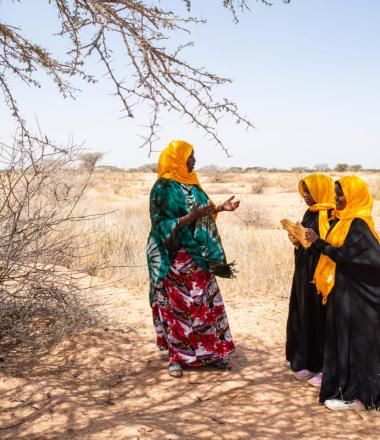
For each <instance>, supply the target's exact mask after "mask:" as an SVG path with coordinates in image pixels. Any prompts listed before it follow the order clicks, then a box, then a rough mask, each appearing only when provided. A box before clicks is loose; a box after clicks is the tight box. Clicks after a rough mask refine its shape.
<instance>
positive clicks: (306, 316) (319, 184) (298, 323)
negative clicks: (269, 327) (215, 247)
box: [282, 174, 335, 386]
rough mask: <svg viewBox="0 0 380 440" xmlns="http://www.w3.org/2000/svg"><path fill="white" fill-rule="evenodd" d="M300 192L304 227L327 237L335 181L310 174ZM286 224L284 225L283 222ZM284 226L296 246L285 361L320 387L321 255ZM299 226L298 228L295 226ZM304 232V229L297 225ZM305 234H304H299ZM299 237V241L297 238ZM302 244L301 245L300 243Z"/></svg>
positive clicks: (323, 324) (289, 228)
mask: <svg viewBox="0 0 380 440" xmlns="http://www.w3.org/2000/svg"><path fill="white" fill-rule="evenodd" d="M298 190H299V193H300V194H301V196H302V197H303V198H304V200H305V203H306V204H307V205H308V209H307V211H306V212H305V214H304V217H303V219H302V223H301V224H302V226H303V227H304V228H311V229H314V230H316V231H318V234H319V235H320V236H321V237H326V234H327V231H328V230H329V228H330V224H329V220H330V218H331V213H332V210H333V209H334V208H335V203H334V181H333V180H332V179H331V177H329V176H327V175H325V174H310V175H309V176H307V177H305V178H304V179H302V180H301V181H300V182H299V185H298ZM284 222H285V223H284ZM284 222H282V223H283V226H284V228H285V229H287V230H288V231H289V238H290V239H291V241H292V243H293V244H294V245H295V252H294V253H295V270H294V277H293V284H292V289H291V294H290V302H289V315H288V322H287V340H286V359H287V360H288V361H289V362H290V367H291V369H292V370H293V371H294V372H295V373H294V376H295V378H296V379H299V380H309V383H310V385H314V386H320V383H321V374H320V371H321V370H322V364H323V349H324V326H325V310H324V306H323V305H322V300H321V297H320V295H318V294H317V291H316V289H315V286H314V284H312V280H313V276H314V271H315V268H316V266H317V263H318V259H319V256H320V252H319V251H317V250H316V249H315V248H310V247H308V246H310V243H306V242H305V240H304V239H303V238H304V237H302V236H300V235H298V234H297V229H296V228H295V229H292V228H291V227H287V224H286V222H287V223H291V222H288V221H284ZM293 226H296V225H293ZM298 226H299V229H300V230H303V231H304V228H302V226H300V225H298ZM300 234H302V232H301V233H300ZM295 235H298V238H297V237H296V236H295ZM301 243H302V244H301Z"/></svg>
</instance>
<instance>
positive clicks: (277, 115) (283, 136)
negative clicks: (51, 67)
mask: <svg viewBox="0 0 380 440" xmlns="http://www.w3.org/2000/svg"><path fill="white" fill-rule="evenodd" d="M174 1H175V0H171V1H168V0H166V1H165V2H164V3H166V4H173V3H174ZM47 3H48V2H47V1H46V0H35V1H33V2H31V1H24V3H23V4H22V5H19V4H17V3H14V4H12V2H11V1H10V0H2V2H0V17H1V20H2V21H4V22H10V23H12V24H15V25H18V26H20V27H21V28H22V29H24V30H25V32H26V33H27V35H28V36H29V37H31V38H33V39H35V40H37V41H38V42H39V43H41V44H42V45H48V44H52V47H53V48H54V50H63V49H64V42H62V41H59V40H58V39H57V38H53V37H50V36H49V35H50V34H51V33H52V32H54V31H55V30H56V21H55V15H54V10H53V9H51V8H50V9H49V7H48V6H47ZM178 4H180V2H179V1H178ZM220 4H221V0H207V1H205V0H194V1H193V5H194V9H193V11H192V15H198V16H203V17H204V18H207V20H208V24H207V25H205V26H198V27H195V28H194V29H193V30H192V35H191V37H190V39H191V40H193V41H195V43H196V45H195V47H194V48H192V49H190V50H188V51H187V52H186V56H187V59H188V60H189V61H190V62H192V63H194V64H197V65H202V66H205V67H207V68H208V70H210V71H213V72H217V73H219V74H221V75H225V76H228V77H231V78H233V79H234V82H233V84H232V85H228V86H224V87H223V88H222V90H220V91H218V92H217V93H218V95H219V94H221V95H226V96H228V97H231V98H232V99H234V100H235V101H236V102H237V103H238V104H239V106H240V109H241V111H242V113H244V114H246V115H247V116H248V117H249V118H250V120H251V121H252V122H253V123H254V124H255V126H256V127H257V129H256V130H249V131H248V132H247V131H245V130H244V129H243V128H242V127H241V126H237V125H236V124H234V122H233V121H230V120H228V118H225V119H224V120H223V121H222V123H221V126H220V133H221V136H222V137H223V139H224V141H225V144H226V145H227V146H228V148H229V150H230V152H231V154H232V155H233V157H231V158H228V159H227V158H226V156H225V154H224V153H223V152H222V151H221V150H220V149H219V148H218V147H214V145H213V144H212V143H210V142H208V141H207V140H206V139H205V138H204V137H203V134H202V133H201V132H200V131H198V130H196V129H195V128H194V127H192V126H189V125H188V124H187V123H186V121H184V120H183V119H181V118H179V117H175V116H173V115H171V116H170V118H169V117H164V118H163V120H162V125H163V129H162V131H161V139H160V141H158V142H157V145H156V148H157V150H160V149H162V148H163V147H164V146H165V145H166V143H167V142H168V141H169V140H170V139H173V138H183V139H187V140H188V141H190V142H191V143H193V144H194V145H195V148H196V153H197V157H198V165H200V166H202V165H206V164H210V163H214V164H217V165H220V166H235V165H237V166H239V165H240V166H254V165H258V166H266V167H292V166H299V165H306V166H312V165H314V164H317V163H329V164H331V165H334V164H336V163H338V162H347V163H355V164H356V163H360V164H362V165H363V166H366V167H378V168H380V154H379V153H378V149H379V143H380V128H379V120H380V84H379V79H380V58H379V57H380V50H379V49H380V47H379V46H380V27H379V25H378V22H379V18H380V2H378V1H376V0H372V1H370V0H361V1H358V0H357V1H354V0H329V1H328V0H318V1H315V0H293V1H292V3H291V4H290V5H284V4H282V3H281V2H280V1H275V4H274V6H272V7H265V6H263V5H260V4H258V3H256V2H255V1H251V4H252V12H251V13H246V14H244V15H243V16H241V17H240V18H241V19H240V23H239V24H237V25H236V24H234V23H233V21H232V19H231V16H230V14H229V13H228V12H227V11H225V10H224V9H223V8H222V7H221V6H220ZM183 12H184V13H185V11H184V10H183ZM183 37H185V36H176V37H175V38H176V39H177V38H178V39H180V38H183ZM115 63H116V65H117V66H118V68H119V69H120V71H124V70H125V73H126V74H127V68H126V67H124V66H125V65H126V64H127V61H126V60H123V59H122V58H118V59H117V60H116V61H115ZM93 67H94V68H95V70H96V71H98V72H101V71H100V70H99V66H98V65H97V64H95V63H94V64H93ZM14 86H15V89H16V91H17V95H18V99H19V104H20V108H21V109H22V110H23V113H24V115H25V116H26V117H27V118H28V119H29V120H31V121H33V120H34V119H35V117H37V118H38V120H39V123H40V125H41V126H42V128H43V129H44V130H45V131H46V132H47V133H48V134H49V135H50V136H51V137H53V138H55V139H57V140H59V141H61V142H65V141H66V140H67V139H68V138H69V136H71V135H73V136H74V138H75V140H76V141H77V142H82V141H84V142H85V146H86V147H87V148H89V149H93V150H95V151H104V152H106V153H107V154H106V156H105V160H104V163H107V164H113V165H118V166H122V167H134V166H138V165H141V164H143V163H147V162H154V161H155V160H156V159H157V157H156V156H155V155H153V156H152V157H150V158H149V157H148V155H147V151H146V150H140V149H138V145H139V143H140V139H139V137H138V134H139V133H141V131H142V128H141V126H140V125H141V124H143V123H144V118H143V116H144V115H145V112H146V109H144V108H141V109H140V110H139V111H138V112H137V116H136V118H135V119H134V120H128V119H120V113H119V110H120V105H119V102H118V101H117V100H116V98H114V97H112V96H110V94H111V93H112V87H111V84H110V83H109V82H107V81H106V80H105V79H104V78H103V77H100V82H99V83H98V84H97V85H95V86H93V87H87V86H85V85H82V93H80V94H79V95H78V96H77V99H76V100H75V101H72V100H62V98H61V97H60V96H59V94H58V92H56V91H55V89H54V87H52V86H51V85H49V84H46V83H45V82H44V87H43V88H42V89H39V90H35V89H28V88H26V87H24V86H22V85H21V84H18V83H15V84H14ZM0 117H1V121H2V130H1V137H2V139H3V140H5V139H6V138H7V136H9V134H10V132H11V127H12V124H11V123H10V120H9V118H8V117H7V113H6V111H5V109H4V106H2V109H0Z"/></svg>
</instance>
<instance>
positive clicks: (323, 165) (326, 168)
mask: <svg viewBox="0 0 380 440" xmlns="http://www.w3.org/2000/svg"><path fill="white" fill-rule="evenodd" d="M314 169H315V171H318V172H322V173H325V172H327V171H330V168H329V165H328V164H327V163H318V164H317V165H314Z"/></svg>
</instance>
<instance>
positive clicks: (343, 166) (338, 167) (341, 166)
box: [334, 163, 350, 173]
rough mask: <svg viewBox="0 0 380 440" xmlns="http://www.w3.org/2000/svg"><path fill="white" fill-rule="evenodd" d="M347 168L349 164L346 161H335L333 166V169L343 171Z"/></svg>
mask: <svg viewBox="0 0 380 440" xmlns="http://www.w3.org/2000/svg"><path fill="white" fill-rule="evenodd" d="M349 169H350V165H348V164H347V163H337V164H336V166H335V168H334V171H338V172H340V173H343V172H345V171H348V170H349Z"/></svg>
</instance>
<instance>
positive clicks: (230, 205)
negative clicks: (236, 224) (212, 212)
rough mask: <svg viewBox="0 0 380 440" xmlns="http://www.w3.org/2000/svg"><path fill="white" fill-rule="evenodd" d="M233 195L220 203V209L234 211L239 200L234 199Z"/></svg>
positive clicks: (237, 206)
mask: <svg viewBox="0 0 380 440" xmlns="http://www.w3.org/2000/svg"><path fill="white" fill-rule="evenodd" d="M234 198H235V196H232V197H230V198H229V199H227V200H226V201H225V202H224V203H222V205H221V211H235V210H236V209H238V208H239V206H240V200H236V201H234Z"/></svg>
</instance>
